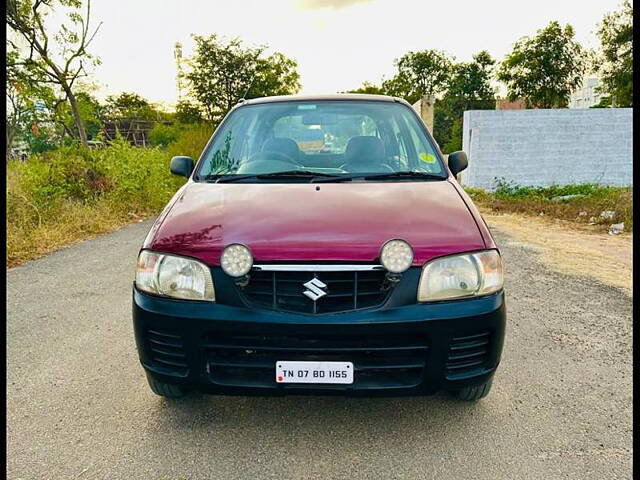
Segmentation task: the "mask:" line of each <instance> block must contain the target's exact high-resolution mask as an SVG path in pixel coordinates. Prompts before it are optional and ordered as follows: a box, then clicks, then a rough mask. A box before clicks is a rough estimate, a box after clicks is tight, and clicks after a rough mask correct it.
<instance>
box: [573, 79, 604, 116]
mask: <svg viewBox="0 0 640 480" xmlns="http://www.w3.org/2000/svg"><path fill="white" fill-rule="evenodd" d="M599 84H600V80H599V79H598V77H596V76H589V77H585V78H584V80H583V81H582V86H580V88H578V89H577V90H576V91H575V92H573V93H572V94H571V98H570V100H569V108H589V107H592V106H594V105H596V104H597V103H600V100H601V98H602V95H601V94H600V93H598V92H596V87H598V85H599Z"/></svg>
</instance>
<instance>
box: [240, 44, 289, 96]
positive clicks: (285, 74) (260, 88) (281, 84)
mask: <svg viewBox="0 0 640 480" xmlns="http://www.w3.org/2000/svg"><path fill="white" fill-rule="evenodd" d="M297 67H298V64H297V63H296V62H295V61H294V60H292V59H290V58H288V57H286V56H284V55H283V54H282V53H279V52H276V53H274V54H272V55H270V56H268V57H267V58H258V59H257V61H256V66H255V77H254V78H253V79H252V83H251V88H249V90H248V91H247V94H246V95H245V98H257V97H264V96H267V95H290V94H292V93H296V92H298V91H299V90H300V75H299V74H298V72H297V71H296V68H297Z"/></svg>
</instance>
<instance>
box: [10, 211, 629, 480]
mask: <svg viewBox="0 0 640 480" xmlns="http://www.w3.org/2000/svg"><path fill="white" fill-rule="evenodd" d="M149 227H150V222H144V223H140V224H136V225H133V226H129V227H127V228H124V229H122V230H120V231H118V232H116V233H113V234H111V235H106V236H103V237H100V238H97V239H94V240H90V241H87V242H83V243H80V244H78V245H75V246H72V247H70V248H67V249H64V250H61V251H58V252H56V253H54V254H51V255H49V256H47V257H45V258H42V259H40V260H36V261H33V262H30V263H28V264H25V265H23V266H21V267H18V268H15V269H12V270H9V271H8V272H7V277H8V278H7V315H8V316H7V355H8V358H7V369H8V371H7V397H8V398H7V408H8V416H7V423H8V428H7V441H8V451H7V468H8V475H9V478H11V479H75V478H81V479H94V478H95V479H103V478H104V479H107V478H109V479H114V478H118V479H120V478H122V479H127V480H134V479H152V480H159V479H167V480H175V479H179V478H185V479H187V480H194V479H214V478H223V479H232V478H239V479H240V478H241V479H250V478H260V479H266V478H274V479H284V478H293V479H333V478H345V479H347V478H348V479H351V478H354V479H355V478H372V479H380V478H455V479H465V478H474V479H502V478H506V479H515V478H519V479H529V478H531V479H556V478H570V479H591V478H593V479H610V478H611V479H614V478H615V479H619V478H631V462H632V425H631V422H632V397H631V394H632V392H631V386H632V383H631V376H632V365H631V351H632V350H631V299H630V297H629V296H627V295H625V294H624V293H622V292H621V291H620V290H617V289H615V288H612V287H607V286H604V285H602V284H600V283H598V282H597V281H595V280H592V279H589V278H579V277H567V276H563V275H559V274H556V273H553V272H551V271H550V270H549V269H548V268H546V267H545V266H544V265H542V264H540V263H538V260H537V259H536V253H535V250H533V249H532V248H531V247H529V246H527V245H526V244H522V243H520V242H515V241H513V240H511V239H510V238H509V237H508V236H507V235H506V234H505V233H503V232H499V231H495V229H494V234H495V235H496V240H497V242H498V244H499V245H500V246H501V248H502V251H503V256H504V261H505V264H506V288H507V295H508V297H507V301H508V304H507V306H508V312H509V319H508V327H507V338H506V341H505V349H504V352H503V358H502V364H501V366H500V368H499V370H498V373H497V374H496V378H495V380H494V386H493V390H492V392H491V394H490V395H489V396H488V397H487V398H485V399H483V400H481V401H480V402H478V403H476V404H467V403H462V402H458V401H456V400H454V399H452V398H450V397H447V396H435V397H427V398H409V399H393V398H387V399H353V398H340V397H284V398H243V397H215V396H191V397H188V398H186V399H183V400H181V401H178V402H170V401H166V400H164V399H162V398H160V397H156V396H155V395H153V394H152V393H151V391H150V390H149V389H148V387H147V384H146V381H145V378H144V375H143V372H142V369H141V367H140V366H139V364H138V359H137V354H136V351H135V345H134V340H133V334H132V326H131V318H130V309H131V298H130V288H131V280H132V276H133V268H134V259H135V256H136V253H137V249H138V247H139V245H140V243H141V242H142V239H143V238H144V236H145V234H146V232H147V230H148V228H149Z"/></svg>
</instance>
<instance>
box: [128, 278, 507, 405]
mask: <svg viewBox="0 0 640 480" xmlns="http://www.w3.org/2000/svg"><path fill="white" fill-rule="evenodd" d="M133 290H134V291H133V324H134V330H135V337H136V344H137V347H138V353H139V356H140V361H141V362H142V365H143V366H144V368H145V370H146V372H147V375H151V376H153V377H156V378H157V379H158V380H160V381H162V382H165V383H171V384H177V385H182V386H184V387H187V388H191V389H195V390H199V391H202V392H206V393H218V394H229V395H286V394H322V395H331V394H337V395H365V396H370V395H429V394H433V393H436V392H438V391H442V390H457V389H460V388H463V387H466V386H471V385H478V384H481V383H484V382H486V381H487V380H489V379H490V378H491V377H492V376H493V374H494V373H495V370H496V368H497V366H498V363H499V361H500V355H501V352H502V344H503V340H504V333H505V318H506V313H505V303H504V293H503V292H499V293H497V294H494V295H490V296H487V297H482V298H474V299H465V300H456V301H449V302H438V303H434V304H418V305H409V306H402V307H397V308H390V309H385V310H375V309H372V310H362V311H355V312H348V313H339V314H333V315H315V316H313V315H304V314H290V313H281V312H275V311H270V310H254V309H248V308H242V307H232V306H226V305H220V304H214V303H212V304H208V303H200V302H189V301H180V300H171V299H165V298H159V297H154V296H151V295H147V294H144V293H141V292H140V291H138V290H136V288H135V286H134V289H133ZM278 360H326V361H348V362H353V364H354V371H355V374H354V383H353V384H351V385H313V384H280V383H276V381H275V362H276V361H278Z"/></svg>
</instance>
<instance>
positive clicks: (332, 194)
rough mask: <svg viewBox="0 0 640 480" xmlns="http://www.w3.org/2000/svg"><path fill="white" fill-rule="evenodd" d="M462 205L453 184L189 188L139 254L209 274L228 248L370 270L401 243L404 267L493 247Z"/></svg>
mask: <svg viewBox="0 0 640 480" xmlns="http://www.w3.org/2000/svg"><path fill="white" fill-rule="evenodd" d="M459 190H460V191H459ZM464 197H466V194H465V193H464V191H462V189H461V188H460V187H459V186H458V185H457V184H456V182H455V180H453V178H452V177H450V179H449V180H445V181H419V182H406V181H398V182H362V183H361V182H343V183H323V184H321V185H320V184H313V183H257V184H251V183H224V184H213V183H198V182H193V181H189V183H188V184H186V185H185V186H184V187H183V188H182V189H181V190H180V191H178V193H177V194H176V196H175V197H174V201H173V202H172V203H171V204H170V205H169V206H168V207H167V209H166V210H165V211H164V212H163V214H162V215H161V216H160V217H159V218H158V220H157V222H156V224H155V225H154V227H153V228H152V229H151V231H150V232H149V235H148V236H147V239H146V240H145V243H144V246H143V248H148V249H151V250H155V251H159V252H165V253H173V254H178V255H185V256H189V257H194V258H197V259H200V260H201V261H203V262H204V263H206V264H207V265H210V266H216V265H219V264H220V254H221V253H222V250H223V249H224V247H225V246H227V245H229V244H232V243H241V244H244V245H246V246H247V247H249V248H250V249H251V251H252V253H253V256H254V262H255V263H265V262H276V261H277V262H286V261H291V262H297V261H346V262H377V261H378V259H379V254H380V249H381V247H382V245H383V244H384V243H385V242H386V241H387V240H391V239H393V238H401V239H403V240H406V241H407V242H409V244H411V246H412V247H413V250H414V262H413V265H414V266H419V265H422V264H424V263H425V262H427V261H428V260H430V259H432V258H435V257H439V256H443V255H448V254H453V253H459V252H465V251H472V250H481V249H484V248H495V246H494V245H493V240H492V239H491V236H490V235H489V233H488V230H487V229H486V225H485V224H484V222H483V220H482V219H481V218H480V216H479V214H478V213H477V210H475V207H474V208H473V209H472V210H470V207H469V204H471V203H470V202H467V201H465V200H464V199H463V198H464ZM466 198H467V199H468V197H466ZM471 205H472V204H471Z"/></svg>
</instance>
